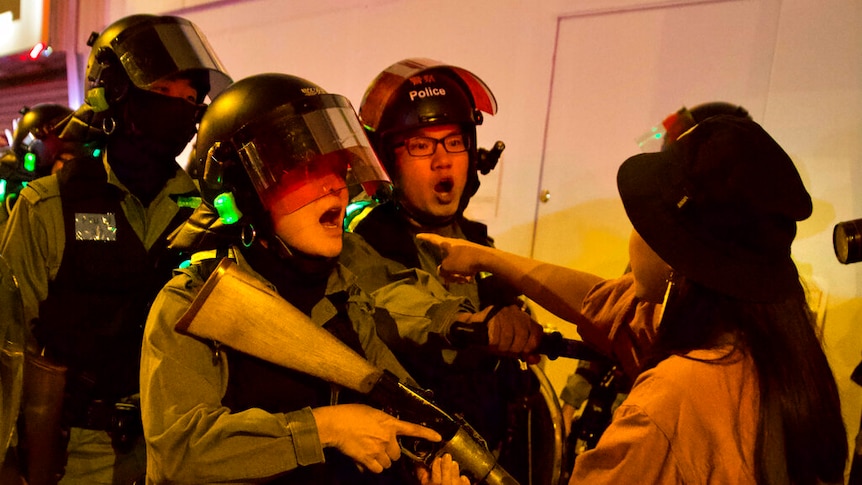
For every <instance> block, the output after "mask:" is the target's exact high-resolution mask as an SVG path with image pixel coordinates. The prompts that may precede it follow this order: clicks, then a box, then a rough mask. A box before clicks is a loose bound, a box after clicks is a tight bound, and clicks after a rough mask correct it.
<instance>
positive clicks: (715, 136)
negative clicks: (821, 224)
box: [423, 116, 847, 484]
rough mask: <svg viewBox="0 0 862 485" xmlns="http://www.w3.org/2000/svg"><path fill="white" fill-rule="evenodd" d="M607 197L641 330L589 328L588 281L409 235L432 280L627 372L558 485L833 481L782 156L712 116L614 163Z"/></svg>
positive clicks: (803, 202)
mask: <svg viewBox="0 0 862 485" xmlns="http://www.w3.org/2000/svg"><path fill="white" fill-rule="evenodd" d="M617 185H618V189H619V192H620V196H621V198H622V202H623V205H624V207H625V210H626V213H627V214H628V217H629V219H630V220H631V222H632V225H633V226H634V231H633V232H632V236H631V239H630V246H629V252H630V258H631V268H632V275H631V284H632V285H633V287H634V293H635V295H636V299H638V300H641V301H649V302H654V303H662V302H663V303H664V305H663V308H664V312H663V314H662V315H659V316H657V318H655V319H652V318H643V319H640V321H635V322H628V321H625V322H623V321H621V320H620V319H616V320H615V319H613V318H605V317H603V318H594V315H592V314H591V313H590V309H589V304H588V302H589V300H590V293H591V292H595V291H596V288H601V286H602V284H603V283H604V282H603V281H601V279H599V278H598V277H596V276H594V275H589V274H586V273H582V272H579V271H577V270H573V269H570V268H565V267H561V266H556V265H552V264H548V263H542V262H538V261H535V260H531V259H528V258H523V257H520V256H516V255H512V254H509V253H504V252H502V251H499V250H495V249H490V248H484V247H478V246H474V245H469V244H468V243H465V242H463V241H456V240H450V239H443V238H439V237H436V236H427V237H426V236H423V237H424V238H427V239H428V240H430V241H432V242H436V243H437V244H438V245H440V247H441V248H442V249H443V250H444V251H446V252H447V258H446V259H445V260H444V262H443V265H442V268H441V272H443V273H445V274H448V275H449V276H450V277H461V278H463V277H469V276H470V275H472V274H474V273H475V272H476V271H479V270H482V271H489V272H492V273H494V274H495V275H497V276H501V277H503V278H505V279H506V280H508V281H511V282H512V283H514V284H516V285H517V286H518V287H519V289H521V291H523V293H524V294H525V295H527V296H528V297H530V298H532V299H533V300H534V301H536V303H538V304H540V305H542V306H543V307H545V308H546V309H548V310H549V311H552V312H553V313H555V314H557V315H558V316H560V317H562V318H565V319H567V320H569V321H571V322H574V323H576V324H577V325H578V332H579V334H580V335H581V337H582V338H583V339H584V340H585V341H586V342H588V343H590V344H592V345H594V346H595V347H596V348H597V349H599V350H601V351H603V352H604V353H606V354H608V355H611V356H613V357H615V358H616V359H618V360H620V361H621V362H623V363H625V362H635V363H637V365H636V366H632V365H629V366H628V368H627V371H628V372H629V373H630V374H632V375H631V377H634V378H635V379H636V380H635V384H634V386H633V387H632V390H631V393H630V394H629V396H628V398H627V399H626V401H625V402H624V403H623V404H622V405H621V406H620V407H619V409H618V410H617V411H616V412H615V414H614V418H613V422H612V423H611V425H610V426H609V427H608V429H607V430H606V431H605V433H604V434H603V436H602V438H601V440H600V441H599V443H598V445H597V446H596V448H595V449H593V450H590V451H587V452H586V453H584V454H583V455H580V456H579V457H578V458H577V461H576V463H575V469H574V472H573V474H572V479H571V482H570V483H581V482H583V483H591V484H596V483H758V484H784V483H793V484H815V483H843V477H844V468H845V465H846V459H847V437H846V432H845V429H844V424H843V420H842V416H841V410H840V404H839V397H838V390H837V386H836V384H835V379H834V377H833V375H832V372H831V369H830V367H829V364H828V362H827V360H826V356H825V355H824V353H823V350H822V348H821V346H820V342H819V341H818V339H817V336H816V334H815V330H814V321H813V318H812V313H811V311H810V309H809V308H808V306H807V303H806V299H805V293H804V290H803V288H802V285H801V284H800V282H799V275H798V273H797V270H796V266H795V264H794V263H793V260H792V259H791V253H790V248H791V243H792V242H793V239H794V237H795V235H796V222H797V221H801V220H804V219H806V218H807V217H808V216H810V215H811V211H812V205H811V198H810V196H809V194H808V192H807V191H806V189H805V187H804V185H803V184H802V181H801V180H800V177H799V174H798V172H797V170H796V168H795V166H794V165H793V162H792V160H791V159H790V157H789V156H788V155H787V154H786V153H785V152H784V150H783V149H782V148H781V147H780V146H779V145H778V144H777V143H776V142H775V140H773V139H772V137H770V136H769V135H768V134H767V133H766V132H765V131H764V130H763V128H761V127H760V125H758V124H757V123H755V122H754V121H751V120H748V119H744V118H740V117H733V116H716V117H712V118H709V119H707V120H704V121H703V122H701V123H699V124H698V125H697V126H695V127H694V128H692V129H691V130H689V131H688V132H686V133H685V134H683V135H682V136H680V137H679V139H677V141H676V143H674V144H673V145H672V146H671V147H670V148H669V149H668V150H665V151H662V152H659V153H644V154H639V155H635V156H633V157H631V158H629V159H628V160H626V161H625V162H624V163H623V164H622V166H621V167H620V169H619V172H618V176H617ZM594 285H595V286H594ZM585 294H586V299H582V298H580V297H581V296H583V295H585ZM584 315H587V316H588V317H589V318H585V317H584ZM605 321H608V322H613V323H610V324H608V325H606V326H598V325H596V324H595V323H594V322H605ZM633 355H634V356H636V358H634V359H633V358H632V356H633ZM623 367H624V368H625V367H626V366H625V365H624V366H623Z"/></svg>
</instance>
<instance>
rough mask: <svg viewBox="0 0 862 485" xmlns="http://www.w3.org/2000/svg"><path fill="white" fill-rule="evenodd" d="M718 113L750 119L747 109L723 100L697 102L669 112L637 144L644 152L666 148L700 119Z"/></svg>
mask: <svg viewBox="0 0 862 485" xmlns="http://www.w3.org/2000/svg"><path fill="white" fill-rule="evenodd" d="M718 115H731V116H738V117H740V118H746V119H749V120H750V119H751V115H750V114H749V113H748V110H746V109H745V108H743V107H742V106H739V105H736V104H732V103H727V102H724V101H711V102H708V103H702V104H699V105H697V106H695V107H693V108H691V109H689V108H686V107H685V106H683V107H682V108H680V109H678V110H677V111H674V112H673V113H671V114H669V115H668V116H667V117H666V118H665V119H664V120H662V122H661V124H659V125H657V126H654V127H652V128H651V129H650V130H649V131H648V132H646V133H644V134H643V135H641V136H640V137H639V138H638V139H637V142H638V146H639V147H640V148H641V150H643V151H644V152H657V151H662V150H665V149H667V147H668V146H669V145H670V144H671V143H673V142H675V141H676V139H677V138H679V137H680V135H682V134H683V133H685V132H686V131H688V130H690V129H692V128H693V127H694V125H696V124H698V123H700V122H701V121H703V120H705V119H707V118H710V117H713V116H718Z"/></svg>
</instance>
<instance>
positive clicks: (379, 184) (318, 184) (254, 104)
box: [192, 73, 391, 236]
mask: <svg viewBox="0 0 862 485" xmlns="http://www.w3.org/2000/svg"><path fill="white" fill-rule="evenodd" d="M195 154H196V155H195V160H194V161H193V162H192V164H193V165H196V166H197V167H203V168H202V169H200V168H198V169H197V170H196V171H197V172H198V173H199V174H200V177H201V178H200V188H201V193H202V195H203V199H204V202H205V203H206V204H207V205H208V206H210V207H211V208H213V209H214V210H216V211H217V212H218V214H219V216H220V219H221V222H222V223H223V224H234V223H239V224H241V225H247V224H254V225H255V230H256V231H258V232H260V231H261V230H262V231H263V234H264V235H265V234H266V232H267V231H271V230H272V228H271V222H270V221H269V210H270V208H271V207H272V206H273V204H274V203H276V202H279V204H280V207H281V208H284V207H285V204H287V205H288V206H289V207H290V209H289V210H290V211H291V212H292V211H296V210H298V209H300V208H302V207H304V206H305V205H307V204H309V203H311V202H313V201H315V200H317V199H319V198H321V197H324V196H326V195H327V194H329V193H331V192H334V191H338V190H341V189H345V188H349V187H351V186H354V185H361V187H362V188H363V189H364V190H365V192H366V193H367V194H368V195H369V196H371V197H377V198H380V197H385V196H386V195H387V194H388V191H389V190H391V184H390V181H389V178H388V176H387V175H386V172H385V171H384V170H383V167H382V166H381V165H380V163H379V162H378V160H377V158H376V157H375V155H374V150H373V149H372V148H371V145H370V143H369V141H368V138H367V137H366V135H365V133H364V131H363V130H362V127H361V125H360V123H359V120H358V118H357V116H356V112H355V111H354V109H353V107H352V105H351V104H350V101H348V100H347V98H345V97H344V96H341V95H338V94H330V93H327V92H326V91H325V90H324V89H323V88H321V87H320V86H317V85H316V84H314V83H311V82H310V81H307V80H305V79H302V78H299V77H296V76H291V75H288V74H276V73H267V74H258V75H254V76H251V77H248V78H245V79H242V80H240V81H237V82H235V83H234V84H232V85H231V86H230V87H228V88H227V89H226V90H225V91H224V92H222V93H221V94H220V95H219V96H218V97H216V99H215V100H213V102H212V103H211V104H210V106H209V108H208V109H207V112H206V113H205V114H204V116H203V119H202V120H201V124H200V129H199V130H198V137H197V142H196V147H195ZM269 235H270V236H271V235H272V234H269Z"/></svg>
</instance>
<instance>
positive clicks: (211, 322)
mask: <svg viewBox="0 0 862 485" xmlns="http://www.w3.org/2000/svg"><path fill="white" fill-rule="evenodd" d="M238 301H241V302H242V303H243V304H242V305H237V302H238ZM175 330H176V331H178V332H180V333H185V334H189V335H194V336H196V337H200V338H204V339H207V340H213V341H217V342H220V343H222V344H224V345H227V346H229V347H231V348H233V349H236V350H238V351H240V352H244V353H246V354H249V355H252V356H255V357H257V358H260V359H262V360H265V361H268V362H271V363H274V364H276V365H280V366H282V367H286V368H289V369H293V370H295V371H298V372H302V373H305V374H309V375H312V376H314V377H317V378H319V379H323V380H325V381H328V382H332V383H335V384H339V385H341V386H344V387H346V388H349V389H353V390H354V391H357V392H359V393H361V394H364V395H367V396H368V398H369V399H370V400H371V401H372V402H374V403H375V404H377V405H378V406H380V407H381V408H382V409H383V410H384V411H386V412H388V413H389V414H392V415H393V416H396V417H398V418H399V419H402V417H403V418H405V420H407V421H411V422H414V423H418V424H421V425H423V426H426V427H429V428H431V429H434V430H435V431H437V432H438V433H439V434H440V435H441V436H442V437H443V440H442V441H441V442H439V443H430V442H425V441H422V442H419V441H418V440H417V441H416V442H414V443H413V445H412V446H405V444H404V441H402V443H401V446H402V449H403V450H404V452H405V454H406V455H407V456H409V457H411V458H412V459H414V460H418V461H422V462H423V463H425V464H426V465H429V464H430V463H431V462H432V461H433V460H434V459H435V458H437V457H439V456H442V455H443V454H444V453H449V454H450V455H451V456H452V458H453V459H454V460H455V461H457V462H458V464H459V465H460V467H461V471H462V472H463V473H464V474H465V475H467V476H468V477H470V478H472V479H473V480H475V481H477V482H479V481H481V482H484V483H486V484H488V485H518V482H517V481H516V480H515V479H514V478H512V476H511V475H509V473H508V472H506V471H505V470H504V469H503V468H502V467H501V466H500V465H499V464H498V463H497V461H496V459H495V458H494V456H493V455H492V454H491V452H490V451H489V450H488V449H487V448H486V447H485V446H484V443H482V442H481V439H477V438H476V437H475V436H474V435H473V434H472V432H471V430H470V429H468V426H465V423H463V422H459V421H458V420H455V419H454V418H453V417H451V416H450V415H448V414H447V413H446V412H445V411H443V410H442V409H440V408H439V407H437V406H436V405H435V404H434V403H432V402H431V401H429V400H427V399H426V398H425V397H423V396H422V394H420V392H417V390H414V389H411V388H410V387H408V386H407V385H405V384H404V383H402V382H399V381H398V380H397V378H396V377H395V376H394V375H392V374H390V373H388V372H385V371H384V370H382V369H379V368H377V367H375V366H374V365H373V364H371V363H370V362H368V361H367V360H366V359H364V358H363V357H361V356H360V355H359V354H357V353H356V352H354V351H353V350H352V349H351V348H350V347H348V346H347V345H346V344H344V343H343V342H341V341H340V340H338V339H337V338H335V336H333V335H332V334H330V333H329V332H327V331H326V330H324V329H323V328H321V327H320V326H318V325H317V324H316V323H314V322H313V321H312V320H311V319H310V318H309V317H308V316H306V315H305V314H304V313H302V312H301V311H299V310H298V309H297V308H296V307H294V306H293V305H291V304H290V303H289V302H287V301H286V300H284V299H283V298H282V297H281V296H280V295H279V294H278V293H277V292H275V291H273V290H272V289H270V288H268V287H267V286H266V285H264V284H263V282H261V281H260V280H259V279H257V278H254V277H253V276H251V275H249V274H247V273H244V272H243V271H241V270H240V269H238V268H237V266H236V263H234V262H233V261H232V260H230V259H229V258H225V259H223V260H222V261H221V262H220V263H219V265H218V267H217V268H216V269H215V271H214V272H213V273H212V275H210V277H209V278H208V279H207V281H206V282H205V283H204V286H203V287H202V288H201V291H200V293H199V294H198V296H197V297H196V298H195V299H194V301H193V302H192V304H191V306H190V307H189V309H188V310H187V311H186V313H185V314H183V316H182V317H181V318H180V320H179V321H178V322H177V324H176V326H175Z"/></svg>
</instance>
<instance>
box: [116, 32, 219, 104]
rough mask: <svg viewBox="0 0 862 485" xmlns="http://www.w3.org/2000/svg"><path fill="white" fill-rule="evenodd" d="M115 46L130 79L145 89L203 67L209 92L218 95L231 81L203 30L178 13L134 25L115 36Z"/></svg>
mask: <svg viewBox="0 0 862 485" xmlns="http://www.w3.org/2000/svg"><path fill="white" fill-rule="evenodd" d="M111 47H112V48H113V50H114V52H115V53H116V54H117V56H118V57H119V59H120V62H121V63H122V64H123V68H124V69H125V71H126V73H127V74H128V76H129V79H130V80H131V81H132V83H134V84H135V86H137V87H139V88H141V89H147V88H149V86H151V85H152V84H153V83H154V82H156V81H158V80H160V79H163V78H166V77H170V76H174V75H176V74H180V73H185V72H194V71H202V72H206V73H208V76H209V78H208V82H209V86H208V88H209V95H210V98H214V97H215V96H216V95H218V93H220V92H221V91H222V90H224V88H226V87H227V86H228V84H230V81H231V79H230V77H229V76H228V75H227V71H226V70H225V68H224V66H222V63H221V61H220V60H219V59H218V57H217V56H216V54H215V51H213V49H212V47H210V45H209V42H208V41H207V39H206V37H205V36H204V35H203V33H202V32H201V31H200V30H199V29H198V28H197V26H196V25H195V24H193V23H191V22H189V21H187V20H185V19H181V18H178V17H160V18H158V19H156V20H154V21H152V22H145V23H142V24H140V25H136V26H134V27H131V28H129V29H127V30H125V31H123V32H122V33H121V34H120V35H118V36H117V37H116V38H114V39H113V40H112V41H111ZM201 94H205V93H201Z"/></svg>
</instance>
